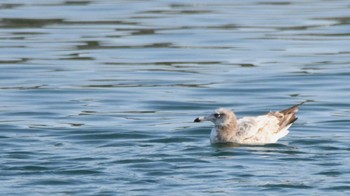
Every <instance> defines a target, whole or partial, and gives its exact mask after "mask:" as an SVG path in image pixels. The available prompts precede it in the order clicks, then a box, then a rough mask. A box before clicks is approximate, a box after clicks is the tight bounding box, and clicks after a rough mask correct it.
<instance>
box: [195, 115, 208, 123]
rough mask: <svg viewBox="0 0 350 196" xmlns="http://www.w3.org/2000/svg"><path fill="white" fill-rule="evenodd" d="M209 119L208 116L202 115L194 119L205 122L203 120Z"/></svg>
mask: <svg viewBox="0 0 350 196" xmlns="http://www.w3.org/2000/svg"><path fill="white" fill-rule="evenodd" d="M207 120H208V118H207V117H205V116H201V117H198V118H196V119H194V121H193V122H203V121H207Z"/></svg>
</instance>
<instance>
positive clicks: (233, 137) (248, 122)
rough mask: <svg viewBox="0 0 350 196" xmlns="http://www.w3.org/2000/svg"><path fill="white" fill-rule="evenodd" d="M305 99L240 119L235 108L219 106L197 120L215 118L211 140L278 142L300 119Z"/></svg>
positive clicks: (258, 143) (226, 141) (196, 120)
mask: <svg viewBox="0 0 350 196" xmlns="http://www.w3.org/2000/svg"><path fill="white" fill-rule="evenodd" d="M303 103H304V102H302V103H300V104H297V105H294V106H292V107H290V108H288V109H285V110H282V111H278V112H269V113H267V114H265V115H260V116H254V117H243V118H240V119H237V118H236V115H235V113H234V112H233V111H231V110H229V109H226V108H219V109H217V110H215V111H214V113H212V114H210V115H209V116H202V117H198V118H196V119H195V120H194V122H202V121H211V122H212V123H214V125H215V126H214V128H213V129H212V130H211V132H210V142H211V143H212V144H216V143H237V144H248V145H263V144H271V143H276V142H277V141H278V140H279V139H281V138H282V137H284V136H286V135H287V134H288V133H289V131H288V128H289V127H290V126H292V124H293V123H294V122H295V121H296V120H297V119H298V118H297V116H296V113H297V112H298V110H299V106H300V105H302V104H303Z"/></svg>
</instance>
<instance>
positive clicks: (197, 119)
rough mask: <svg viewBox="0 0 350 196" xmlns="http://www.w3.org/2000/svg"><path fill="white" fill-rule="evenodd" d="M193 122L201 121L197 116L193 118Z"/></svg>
mask: <svg viewBox="0 0 350 196" xmlns="http://www.w3.org/2000/svg"><path fill="white" fill-rule="evenodd" d="M193 122H201V121H200V120H199V118H196V119H194V121H193Z"/></svg>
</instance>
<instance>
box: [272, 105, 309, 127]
mask: <svg viewBox="0 0 350 196" xmlns="http://www.w3.org/2000/svg"><path fill="white" fill-rule="evenodd" d="M304 103H305V102H301V103H299V104H297V105H294V106H292V107H290V108H288V109H285V110H282V111H279V112H270V113H269V114H270V115H273V116H276V117H277V118H278V119H279V127H280V128H279V130H282V129H283V128H285V127H286V126H288V125H290V124H292V123H294V122H295V121H296V120H297V119H298V117H297V116H296V113H297V112H298V111H299V106H301V105H302V104H304ZM279 130H278V131H279Z"/></svg>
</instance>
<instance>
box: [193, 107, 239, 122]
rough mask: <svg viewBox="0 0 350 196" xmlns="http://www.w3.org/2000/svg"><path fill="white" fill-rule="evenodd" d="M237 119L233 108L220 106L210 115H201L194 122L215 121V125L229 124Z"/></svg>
mask: <svg viewBox="0 0 350 196" xmlns="http://www.w3.org/2000/svg"><path fill="white" fill-rule="evenodd" d="M235 120H236V116H235V114H234V113H233V112H232V111H231V110H229V109H226V108H219V109H217V110H215V111H214V113H212V114H210V115H209V116H201V117H198V118H196V119H195V120H194V122H203V121H210V122H212V123H214V125H215V126H227V125H229V124H230V123H231V122H233V121H235Z"/></svg>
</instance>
